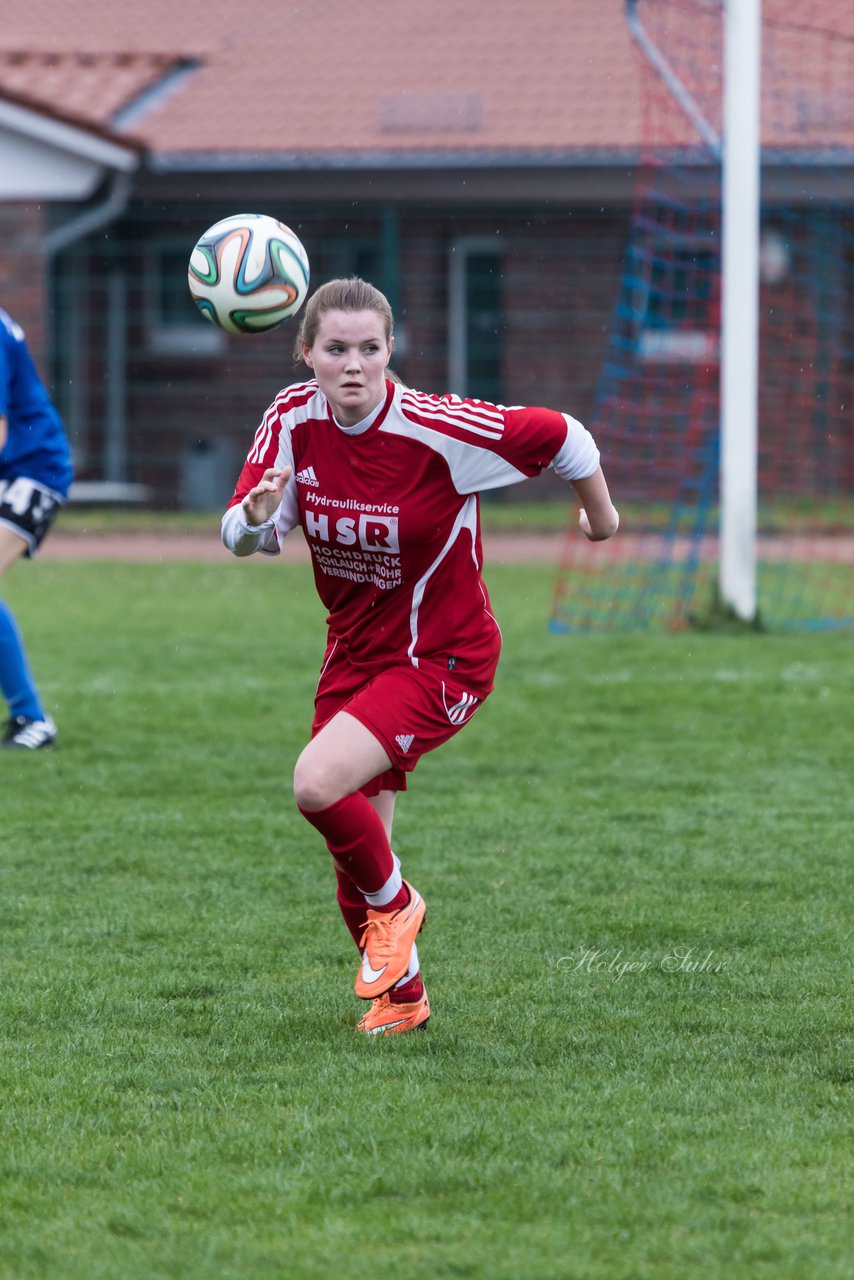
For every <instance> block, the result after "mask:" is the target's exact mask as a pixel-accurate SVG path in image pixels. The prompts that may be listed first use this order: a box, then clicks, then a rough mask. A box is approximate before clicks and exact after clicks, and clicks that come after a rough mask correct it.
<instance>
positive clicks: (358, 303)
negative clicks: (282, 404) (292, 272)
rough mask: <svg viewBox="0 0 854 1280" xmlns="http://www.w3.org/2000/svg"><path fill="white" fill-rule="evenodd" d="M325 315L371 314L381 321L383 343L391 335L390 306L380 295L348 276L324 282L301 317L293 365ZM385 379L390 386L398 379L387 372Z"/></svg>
mask: <svg viewBox="0 0 854 1280" xmlns="http://www.w3.org/2000/svg"><path fill="white" fill-rule="evenodd" d="M327 311H375V312H376V313H377V315H378V316H379V317H380V318H381V319H382V322H383V328H384V329H385V337H386V342H389V341H390V340H391V337H392V334H393V332H394V316H393V315H392V310H391V305H390V303H389V300H388V298H387V297H386V296H385V294H384V293H380V291H379V289H377V288H376V287H375V286H374V285H372V284H369V283H368V281H367V280H360V279H359V277H358V276H348V277H347V278H346V279H342V280H327V282H326V284H322V285H321V286H320V288H319V289H316V290H315V292H314V293H313V294H312V295H311V297H310V298H309V300H308V302H307V303H306V304H305V308H304V310H303V313H302V320H301V321H300V327H299V330H298V332H297V336H296V338H295V339H294V364H300V363H301V362H302V358H303V348H304V347H313V346H314V344H315V341H316V340H317V331H318V329H319V328H320V320H321V317H322V316H323V315H324V314H325V313H326V312H327ZM386 377H388V378H391V379H392V381H393V382H399V381H400V379H399V378H398V377H397V375H396V374H394V373H392V371H391V370H390V369H387V370H386Z"/></svg>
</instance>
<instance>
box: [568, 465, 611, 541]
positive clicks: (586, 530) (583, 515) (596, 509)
mask: <svg viewBox="0 0 854 1280" xmlns="http://www.w3.org/2000/svg"><path fill="white" fill-rule="evenodd" d="M570 483H571V484H572V487H573V489H574V490H575V492H576V493H577V494H578V497H579V499H580V501H581V511H580V512H579V516H578V523H579V525H580V526H581V532H582V533H583V534H584V535H585V537H587V538H589V539H590V541H591V542H604V541H605V539H606V538H611V537H613V536H614V534H615V533H616V532H617V530H618V529H619V527H620V515H619V512H618V511H617V508H616V507H615V506H614V504H613V502H612V501H611V495H610V493H609V492H608V484H607V482H606V480H605V473H604V472H603V470H602V468H601V467H597V468H596V470H595V471H594V472H593V475H592V476H586V477H585V478H584V479H583V480H572V481H571V482H570Z"/></svg>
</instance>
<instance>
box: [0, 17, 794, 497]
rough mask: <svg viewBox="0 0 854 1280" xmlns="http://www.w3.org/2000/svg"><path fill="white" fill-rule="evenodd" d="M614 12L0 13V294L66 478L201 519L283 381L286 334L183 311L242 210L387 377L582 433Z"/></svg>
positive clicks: (606, 245)
mask: <svg viewBox="0 0 854 1280" xmlns="http://www.w3.org/2000/svg"><path fill="white" fill-rule="evenodd" d="M769 2H770V0H769ZM624 8H625V6H624V3H623V0H562V2H561V3H555V0H529V3H528V4H527V5H526V6H525V11H524V26H523V28H522V27H520V17H519V10H518V6H517V5H515V4H511V3H510V0H491V3H489V4H486V3H482V4H477V3H474V4H472V3H469V4H462V3H459V2H458V0H436V3H433V4H430V5H419V6H413V5H402V6H389V5H387V4H385V3H381V2H380V0H367V2H366V3H365V4H364V5H362V6H360V7H359V10H358V13H357V14H355V13H354V12H353V10H352V7H351V6H347V5H345V4H343V3H342V2H341V0H330V2H329V3H327V4H325V5H324V6H323V9H322V17H321V16H318V10H317V9H316V8H315V7H314V6H312V5H311V4H310V3H309V4H305V5H301V6H298V7H291V6H283V5H281V4H280V3H279V2H278V0H257V3H256V4H255V5H253V6H252V8H251V11H249V12H248V13H247V14H243V13H238V12H237V11H235V10H234V9H233V6H227V5H225V4H218V3H216V2H214V3H213V4H212V3H210V0H208V3H206V4H205V5H204V6H202V5H200V4H197V3H195V0H189V2H188V3H186V4H184V5H180V6H176V5H174V4H171V3H167V0H149V3H147V4H146V5H144V6H137V7H136V8H133V7H131V8H129V9H127V8H126V9H124V10H123V9H122V8H121V7H119V8H116V6H114V5H112V4H108V3H107V2H106V0H81V3H79V4H77V5H74V6H70V5H60V4H59V3H58V2H57V0H30V3H28V4H27V5H26V6H23V7H22V6H19V8H18V9H17V10H15V11H14V12H12V13H11V14H9V15H7V17H6V19H4V29H3V31H2V32H0V231H2V235H0V305H3V306H5V307H6V308H7V310H9V311H10V312H12V313H13V314H14V315H15V316H16V318H17V319H18V320H19V321H20V322H21V323H22V324H23V325H24V327H25V329H26V330H27V331H28V334H29V337H30V339H31V342H32V345H33V348H34V351H35V353H36V355H37V357H38V358H39V359H40V362H41V365H42V368H43V371H44V372H45V373H46V375H47V376H48V380H49V381H50V383H51V385H52V388H53V390H54V394H55V396H56V399H57V401H58V403H59V405H60V407H61V409H62V411H63V414H64V416H65V419H66V421H67V423H68V427H69V432H70V435H71V437H72V441H73V445H74V450H75V456H76V462H77V468H78V474H79V477H80V479H81V482H83V483H84V484H85V483H93V482H94V483H97V484H99V485H101V486H105V485H112V486H115V487H117V488H116V491H117V492H124V493H125V494H130V493H131V492H132V490H131V488H130V487H129V486H134V485H136V486H144V491H145V492H146V493H147V494H148V495H149V497H150V499H151V501H152V502H153V503H155V504H156V505H159V506H181V505H183V506H191V507H212V508H216V507H219V506H220V505H221V503H222V501H223V498H224V496H226V491H227V490H228V487H229V485H230V482H231V478H232V476H233V474H234V470H235V467H236V465H237V464H238V463H239V461H240V458H241V456H242V454H243V452H244V449H245V446H246V442H247V440H248V438H249V436H250V435H251V433H252V431H253V430H254V427H255V425H256V423H257V419H258V416H259V414H260V412H261V411H262V409H263V408H264V406H265V405H266V404H267V403H268V402H269V400H270V398H271V397H272V395H273V394H274V392H275V391H276V390H277V389H278V388H279V387H280V386H281V385H283V384H285V383H286V382H288V381H291V380H293V379H294V377H296V376H298V373H297V371H295V370H294V367H293V364H292V361H291V356H290V346H291V343H292V339H293V333H294V328H295V326H294V325H293V322H288V323H286V324H285V325H284V326H282V327H281V328H280V329H278V330H274V331H272V332H271V333H269V334H266V335H256V336H253V337H231V336H227V335H225V334H223V333H220V332H218V331H217V330H214V329H213V328H211V327H210V326H208V325H207V324H206V323H205V321H204V320H202V319H201V318H200V317H199V315H198V313H197V312H196V311H195V309H194V307H193V305H192V303H191V301H190V299H189V295H188V292H187V288H186V263H187V259H188V257H189V253H190V250H191V248H192V245H193V243H194V242H195V240H196V238H197V237H198V235H199V234H200V233H201V232H202V231H203V230H204V229H205V228H206V227H207V226H209V225H210V224H211V223H213V222H214V221H216V220H217V219H219V218H221V217H223V216H225V215H227V214H230V213H235V212H239V211H241V210H242V211H249V210H251V211H256V212H267V213H271V214H273V215H274V216H276V217H279V218H281V219H282V220H283V221H285V222H287V223H288V224H289V225H291V226H292V227H293V228H294V229H295V230H297V232H298V234H299V235H300V236H301V238H302V239H303V242H304V243H305V246H306V248H307V250H308V253H309V256H310V260H311V266H312V284H314V285H316V284H319V283H321V282H322V281H323V280H325V279H328V278H330V277H332V276H335V275H342V274H351V273H358V274H361V275H365V276H368V277H369V278H371V279H373V280H374V281H375V282H376V283H378V284H379V285H380V286H381V287H382V288H383V289H384V290H385V292H386V293H387V294H388V296H389V297H390V299H391V301H392V304H393V306H394V308H395V313H396V316H397V320H398V355H397V358H396V361H395V367H396V369H397V371H398V373H399V374H400V376H401V377H402V378H403V379H404V380H405V381H407V382H409V383H411V384H412V385H415V386H419V387H422V388H424V389H425V390H437V391H443V390H453V391H456V392H458V393H460V394H474V395H479V396H482V397H484V398H488V399H496V400H499V401H502V402H504V403H511V404H512V403H544V404H549V405H552V406H554V407H559V408H562V409H566V410H568V411H570V412H573V413H574V414H576V416H578V417H580V418H582V419H585V418H587V417H588V415H589V413H590V412H591V409H592V405H593V402H594V397H595V394H596V388H597V382H598V379H599V376H600V371H601V368H602V365H603V361H604V359H605V355H606V347H607V340H608V333H609V330H610V329H611V326H612V318H613V315H614V309H615V306H616V304H617V300H618V294H619V287H620V279H621V274H622V270H623V266H624V254H625V245H626V238H627V231H628V226H629V220H630V215H631V210H632V201H633V194H634V190H635V180H636V168H637V162H638V157H639V154H640V150H641V141H642V140H641V129H642V122H641V115H640V106H639V89H638V83H639V76H640V68H641V64H642V61H643V60H642V56H641V54H640V52H639V50H638V48H637V46H636V44H634V43H633V42H632V39H631V36H630V32H629V28H628V26H627V24H626V21H625V15H624ZM686 129H687V130H688V132H687V133H686V138H685V141H686V142H690V141H691V138H690V130H689V129H688V126H687V125H686ZM537 483H538V484H539V483H540V482H537ZM546 485H547V482H546ZM541 491H542V492H545V490H544V489H543V490H541ZM80 492H82V489H81V487H80V486H78V493H80Z"/></svg>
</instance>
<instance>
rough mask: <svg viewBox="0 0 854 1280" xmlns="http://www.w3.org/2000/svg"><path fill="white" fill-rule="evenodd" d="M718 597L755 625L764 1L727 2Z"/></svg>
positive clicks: (723, 161) (725, 18)
mask: <svg viewBox="0 0 854 1280" xmlns="http://www.w3.org/2000/svg"><path fill="white" fill-rule="evenodd" d="M724 22H725V32H724V51H725V56H724V128H723V146H722V149H721V151H722V155H721V158H722V164H723V209H722V239H723V245H722V251H723V257H722V289H723V296H722V306H721V365H720V377H721V391H720V395H721V442H720V443H721V470H720V570H719V584H718V589H719V594H720V602H721V604H722V605H723V607H724V608H727V609H731V610H732V612H733V613H734V614H735V615H736V616H737V617H738V618H741V619H742V620H743V621H745V622H752V621H754V620H755V618H756V610H757V597H756V507H757V450H758V429H757V412H758V395H759V386H758V376H757V369H758V362H759V182H760V134H759V128H760V114H759V113H760V94H761V84H760V41H761V0H726V3H725V14H724Z"/></svg>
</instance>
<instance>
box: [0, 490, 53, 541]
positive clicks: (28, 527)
mask: <svg viewBox="0 0 854 1280" xmlns="http://www.w3.org/2000/svg"><path fill="white" fill-rule="evenodd" d="M62 503H63V499H62V498H61V497H60V495H59V494H58V493H54V491H53V489H48V487H47V485H44V484H40V483H39V482H38V480H30V479H29V478H28V477H27V476H16V477H15V479H13V480H0V525H5V527H6V528H7V529H11V530H12V532H13V533H16V534H17V535H18V537H19V538H23V539H24V542H26V544H27V549H26V551H25V552H24V554H25V555H27V556H34V555H35V553H36V551H37V550H38V548H39V544H40V543H41V541H42V539H43V538H44V536H45V534H46V533H47V531H48V529H49V528H50V526H51V524H52V523H53V520H54V518H55V516H56V513H57V512H58V511H59V508H60V507H61V506H62Z"/></svg>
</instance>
